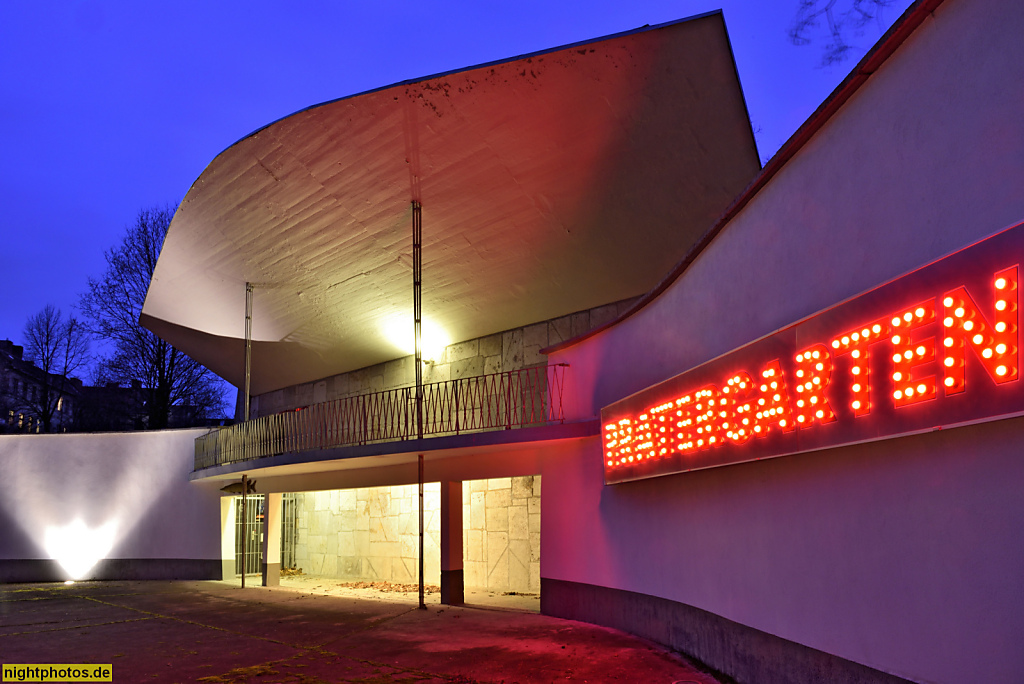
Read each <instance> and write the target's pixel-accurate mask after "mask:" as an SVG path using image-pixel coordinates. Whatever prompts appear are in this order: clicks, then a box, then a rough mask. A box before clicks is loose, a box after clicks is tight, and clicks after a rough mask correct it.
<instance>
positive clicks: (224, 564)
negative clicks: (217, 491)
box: [220, 496, 235, 580]
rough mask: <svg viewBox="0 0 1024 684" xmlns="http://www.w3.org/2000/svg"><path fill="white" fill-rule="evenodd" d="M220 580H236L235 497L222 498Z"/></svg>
mask: <svg viewBox="0 0 1024 684" xmlns="http://www.w3.org/2000/svg"><path fill="white" fill-rule="evenodd" d="M220 578H221V579H222V580H229V579H234V578H235V497H233V496H222V497H220Z"/></svg>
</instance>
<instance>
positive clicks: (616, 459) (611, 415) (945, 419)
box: [601, 224, 1024, 483]
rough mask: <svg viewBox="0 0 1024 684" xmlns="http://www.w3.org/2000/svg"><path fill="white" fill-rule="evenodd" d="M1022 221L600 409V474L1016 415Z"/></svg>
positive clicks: (646, 473) (1021, 405) (665, 469)
mask: <svg viewBox="0 0 1024 684" xmlns="http://www.w3.org/2000/svg"><path fill="white" fill-rule="evenodd" d="M1022 262H1024V224H1018V225H1017V226H1014V227H1013V228H1010V229H1007V230H1005V231H1003V232H1001V233H999V234H997V235H994V236H992V237H989V238H986V239H985V240H982V241H981V242H978V243H976V244H974V245H972V246H970V247H967V248H965V249H963V250H960V251H959V252H956V253H954V254H951V255H949V256H947V257H944V258H942V259H940V260H938V261H936V262H934V263H931V264H929V265H927V266H924V267H922V268H920V269H918V270H916V271H913V272H912V273H909V274H907V275H905V276H903V277H901V278H898V279H896V280H893V281H891V282H889V283H886V284H885V285H882V286H880V287H877V288H875V289H873V290H870V291H868V292H866V293H864V294H862V295H859V296H857V297H854V298H853V299H849V300H847V301H845V302H843V303H841V304H837V305H836V306H833V307H831V308H829V309H826V310H825V311H822V312H819V313H817V314H815V315H813V316H810V317H809V318H806V319H804V320H802V321H800V322H798V323H794V324H793V325H791V326H789V327H787V328H784V329H782V330H779V331H778V332H775V333H773V334H771V335H768V336H766V337H763V338H761V339H759V340H757V341H755V342H752V343H750V344H748V345H746V346H745V347H741V348H740V349H737V350H735V351H732V352H729V353H727V354H725V355H723V356H720V357H718V358H717V359H714V360H712V361H709V362H707V363H705V364H703V365H701V366H698V367H696V368H694V369H692V370H689V371H687V372H685V373H683V374H681V375H678V376H676V377H674V378H671V379H669V380H667V381H665V382H662V383H660V384H658V385H655V386H653V387H649V388H647V389H645V390H643V391H641V392H639V393H637V394H634V395H632V396H630V397H627V398H626V399H623V400H621V401H619V402H616V403H615V404H612V405H611V406H608V407H606V408H604V409H603V410H602V411H601V421H602V442H603V460H604V472H605V482H607V483H615V482H623V481H627V480H636V479H641V478H647V477H654V476H657V475H667V474H670V473H679V472H686V471H688V470H696V469H701V468H712V467H715V466H722V465H730V464H734V463H742V462H745V461H753V460H759V459H764V458H772V457H776V456H783V455H787V454H794V453H800V452H805V451H814V450H818V449H826V448H831V447H836V446H842V445H847V444H856V443H860V442H868V441H874V440H879V439H888V438H892V437H897V436H900V435H907V434H914V433H918V432H925V431H930V430H935V429H940V428H943V427H951V426H955V425H959V424H965V423H972V422H981V421H986V420H993V419H996V418H1005V417H1010V416H1014V415H1022V414H1024V389H1022V388H1024V382H1020V380H1019V372H1020V339H1019V338H1020V330H1019V327H1018V319H1017V311H1018V303H1019V302H1018V291H1019V290H1018V276H1019V270H1020V264H1021V263H1022Z"/></svg>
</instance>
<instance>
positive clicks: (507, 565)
mask: <svg viewBox="0 0 1024 684" xmlns="http://www.w3.org/2000/svg"><path fill="white" fill-rule="evenodd" d="M462 526H463V532H462V535H463V537H462V554H463V568H464V580H465V584H466V586H467V587H471V588H486V589H489V590H491V591H518V592H527V593H539V592H540V475H534V476H530V477H502V478H496V479H492V480H473V481H469V482H463V483H462Z"/></svg>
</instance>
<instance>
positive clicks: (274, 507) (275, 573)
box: [261, 493, 282, 587]
mask: <svg viewBox="0 0 1024 684" xmlns="http://www.w3.org/2000/svg"><path fill="white" fill-rule="evenodd" d="M281 513H282V510H281V494H280V493H277V494H264V495H263V535H262V536H263V540H262V542H263V563H262V567H261V569H262V571H263V586H265V587H276V586H277V585H279V584H281Z"/></svg>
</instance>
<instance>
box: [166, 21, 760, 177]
mask: <svg viewBox="0 0 1024 684" xmlns="http://www.w3.org/2000/svg"><path fill="white" fill-rule="evenodd" d="M715 15H722V10H720V9H716V10H711V11H708V12H702V13H700V14H693V15H690V16H688V17H683V18H682V19H674V20H672V21H666V22H662V23H660V24H654V25H653V26H652V25H650V24H644V25H643V26H640V27H638V28H635V29H628V30H626V31H619V32H618V33H610V34H607V35H604V36H598V37H596V38H588V39H586V40H580V41H576V42H575V43H566V44H565V45H558V46H556V47H551V48H545V49H543V50H537V51H535V52H526V53H523V54H520V55H513V56H511V57H504V58H502V59H495V60H492V61H490V62H482V63H480V64H472V65H470V66H465V67H459V68H457V69H449V70H448V71H441V72H438V73H435V74H429V75H426V76H418V77H416V78H408V79H405V80H403V81H396V82H395V83H390V84H388V85H383V86H379V87H377V88H370V89H369V90H362V91H360V92H358V93H352V94H351V95H344V96H342V97H336V98H334V99H332V100H325V101H323V102H318V103H316V104H312V105H309V106H308V107H303V108H302V109H298V110H296V111H294V112H292V113H291V114H285V115H284V116H282V117H280V118H278V119H274V120H273V121H271V122H269V123H267V124H265V125H263V126H260V127H259V128H257V129H256V130H254V131H252V132H250V133H247V134H246V135H243V136H242V137H241V138H239V139H238V140H236V141H235V142H233V143H231V144H230V145H228V146H227V147H225V148H224V149H223V150H221V151H220V152H218V153H217V154H216V155H214V157H213V160H211V162H210V163H211V164H212V163H213V162H214V161H216V160H217V158H218V157H220V156H221V155H222V154H224V153H225V152H227V151H228V150H230V149H231V148H233V147H235V146H236V145H238V144H239V143H241V142H243V141H245V140H248V139H249V138H251V137H253V136H254V135H258V134H259V133H261V132H262V131H265V130H266V129H268V128H270V127H271V126H274V125H275V124H278V123H280V122H282V121H284V120H285V119H290V118H291V117H293V116H297V115H299V114H302V113H303V112H308V111H311V110H314V109H318V108H319V107H326V106H327V105H331V104H334V103H336V102H343V101H345V100H351V99H353V98H356V97H362V96H363V95H369V94H370V93H377V92H381V91H384V90H389V89H391V88H397V87H399V86H404V85H414V84H417V83H423V82H425V81H429V80H432V79H435V78H444V77H445V76H452V75H454V74H460V73H463V72H467V71H473V70H475V69H484V68H486V67H491V66H498V65H500V64H508V63H511V62H515V61H518V60H521V59H529V58H531V57H539V56H542V55H547V54H551V53H554V52H559V51H561V50H569V49H571V48H574V47H579V46H581V45H590V44H592V43H600V42H603V41H606V40H612V39H614V38H622V37H624V36H631V35H634V34H637V33H646V32H648V31H655V30H657V29H662V28H666V27H669V26H674V25H676V24H685V23H687V22H690V21H696V20H698V19H705V18H707V17H711V16H715ZM723 23H724V21H723ZM731 49H732V48H731V46H730V51H731ZM734 63H735V60H734ZM744 106H746V102H745V101H744ZM207 168H209V164H207ZM205 172H206V169H203V173H205ZM202 176H203V174H202V173H200V174H199V178H202ZM199 178H196V180H195V182H193V183H192V186H194V185H195V184H196V183H197V182H199ZM192 186H189V190H191V189H192ZM185 194H186V196H187V195H188V193H187V192H186V193H185Z"/></svg>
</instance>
